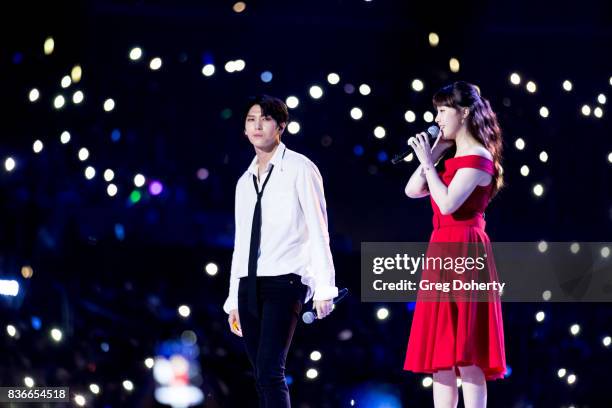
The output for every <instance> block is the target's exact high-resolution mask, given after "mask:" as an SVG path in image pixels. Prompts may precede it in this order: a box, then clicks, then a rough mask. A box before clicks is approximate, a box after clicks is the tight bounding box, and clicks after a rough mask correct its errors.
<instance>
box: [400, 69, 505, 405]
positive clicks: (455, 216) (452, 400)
mask: <svg viewBox="0 0 612 408" xmlns="http://www.w3.org/2000/svg"><path fill="white" fill-rule="evenodd" d="M433 104H434V106H435V107H436V108H437V110H438V114H437V116H436V123H437V124H438V126H439V127H440V135H439V136H438V138H437V140H436V141H435V143H434V145H433V148H432V147H430V144H429V140H428V137H427V135H426V134H425V133H420V134H418V135H416V136H415V137H411V138H410V140H409V141H408V144H409V145H410V146H411V147H412V148H413V149H414V151H415V154H416V156H417V158H418V159H419V161H420V163H421V164H420V165H419V167H418V168H417V169H416V171H415V172H414V174H413V175H412V176H411V177H410V180H409V181H408V184H407V185H406V195H407V196H408V197H410V198H419V197H425V196H428V195H429V196H431V204H432V207H433V211H434V216H433V225H434V230H433V232H432V234H431V238H430V244H429V248H428V255H430V253H431V252H432V247H434V246H435V244H436V243H464V244H463V245H465V247H466V248H467V247H468V245H470V248H472V247H480V248H483V249H482V250H483V251H485V252H486V253H487V255H488V257H487V261H486V263H485V268H484V274H485V276H484V278H483V275H482V274H483V271H480V272H476V274H478V276H476V275H473V274H472V275H471V274H470V273H461V274H460V273H459V272H458V271H451V272H450V275H453V276H454V277H455V279H457V277H458V276H460V278H459V279H463V280H466V281H469V280H470V279H471V278H476V279H475V280H478V281H480V282H482V281H483V279H486V280H488V281H496V282H497V281H498V279H497V272H496V269H495V264H494V262H493V256H492V252H491V246H490V241H489V237H488V235H487V233H486V232H485V221H484V210H485V209H486V207H487V205H488V203H489V201H490V200H491V199H492V198H493V196H494V195H495V194H496V193H497V192H498V191H499V189H500V188H501V186H502V183H503V179H502V167H501V154H502V138H501V130H500V128H499V125H498V122H497V117H496V115H495V113H494V112H493V111H492V109H491V105H490V104H489V102H488V101H487V100H486V99H485V98H483V97H481V96H480V93H479V90H478V88H476V86H474V85H472V84H469V83H466V82H462V81H460V82H455V83H453V84H451V85H448V86H446V87H444V88H442V89H441V90H439V91H438V92H437V93H436V94H435V95H434V97H433ZM451 147H454V148H455V149H454V150H455V155H454V157H450V158H448V159H446V160H444V161H443V167H442V169H441V171H437V170H436V168H435V167H434V165H435V163H436V162H437V161H438V160H439V159H440V158H441V157H442V156H443V155H444V153H445V152H447V151H448V152H451V151H452V149H451V150H449V148H451ZM460 245H461V244H460ZM436 248H438V247H436ZM460 251H461V249H460ZM466 251H467V249H466V250H465V251H464V252H466ZM445 275H446V276H445ZM450 275H449V273H448V272H444V271H441V270H431V269H430V270H426V269H424V270H423V274H422V279H428V280H429V281H432V282H441V281H447V280H449V279H450ZM423 292H424V291H422V290H419V293H418V295H417V303H416V308H415V311H414V316H413V320H412V328H411V330H410V339H409V341H408V350H407V352H406V360H405V363H404V369H405V370H409V371H413V372H419V373H429V374H433V399H434V406H435V407H452V408H454V407H456V406H457V403H458V399H459V392H458V388H457V376H460V377H461V380H462V389H463V399H464V404H465V407H466V408H468V407H470V408H471V407H477V408H480V407H485V406H486V404H487V385H486V381H487V380H494V379H499V378H503V377H504V374H505V372H506V358H505V350H504V330H503V321H502V311H501V302H500V300H499V295H497V296H496V295H488V297H487V298H486V299H485V301H476V300H475V299H473V298H470V296H471V295H470V294H469V293H468V295H467V296H468V298H467V300H466V299H465V298H464V299H459V297H455V296H454V295H451V296H448V295H446V294H445V293H442V291H439V292H438V293H435V292H434V293H433V294H432V293H431V292H429V293H423ZM461 294H465V291H463V292H462V293H461ZM432 295H433V296H434V297H435V296H438V298H437V301H431V300H432ZM445 295H446V296H445Z"/></svg>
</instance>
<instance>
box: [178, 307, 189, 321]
mask: <svg viewBox="0 0 612 408" xmlns="http://www.w3.org/2000/svg"><path fill="white" fill-rule="evenodd" d="M178 314H179V315H180V316H181V317H185V318H187V317H189V315H190V314H191V309H190V308H189V306H187V305H181V306H179V308H178Z"/></svg>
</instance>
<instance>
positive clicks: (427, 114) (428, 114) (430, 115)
mask: <svg viewBox="0 0 612 408" xmlns="http://www.w3.org/2000/svg"><path fill="white" fill-rule="evenodd" d="M423 120H424V121H425V122H427V123H431V122H433V120H434V115H433V113H431V112H430V111H426V112H425V113H423Z"/></svg>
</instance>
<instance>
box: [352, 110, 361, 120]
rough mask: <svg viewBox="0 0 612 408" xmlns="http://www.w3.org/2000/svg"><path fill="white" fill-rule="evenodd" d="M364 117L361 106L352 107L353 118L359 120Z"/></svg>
mask: <svg viewBox="0 0 612 408" xmlns="http://www.w3.org/2000/svg"><path fill="white" fill-rule="evenodd" d="M362 117H363V111H362V110H361V109H360V108H357V107H354V108H353V109H351V118H353V119H354V120H359V119H361V118H362Z"/></svg>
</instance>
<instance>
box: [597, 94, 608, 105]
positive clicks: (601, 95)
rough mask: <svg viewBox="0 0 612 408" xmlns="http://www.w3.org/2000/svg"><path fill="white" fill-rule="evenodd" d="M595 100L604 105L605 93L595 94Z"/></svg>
mask: <svg viewBox="0 0 612 408" xmlns="http://www.w3.org/2000/svg"><path fill="white" fill-rule="evenodd" d="M597 102H599V103H600V104H602V105H605V103H606V95H604V94H599V95H597Z"/></svg>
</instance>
